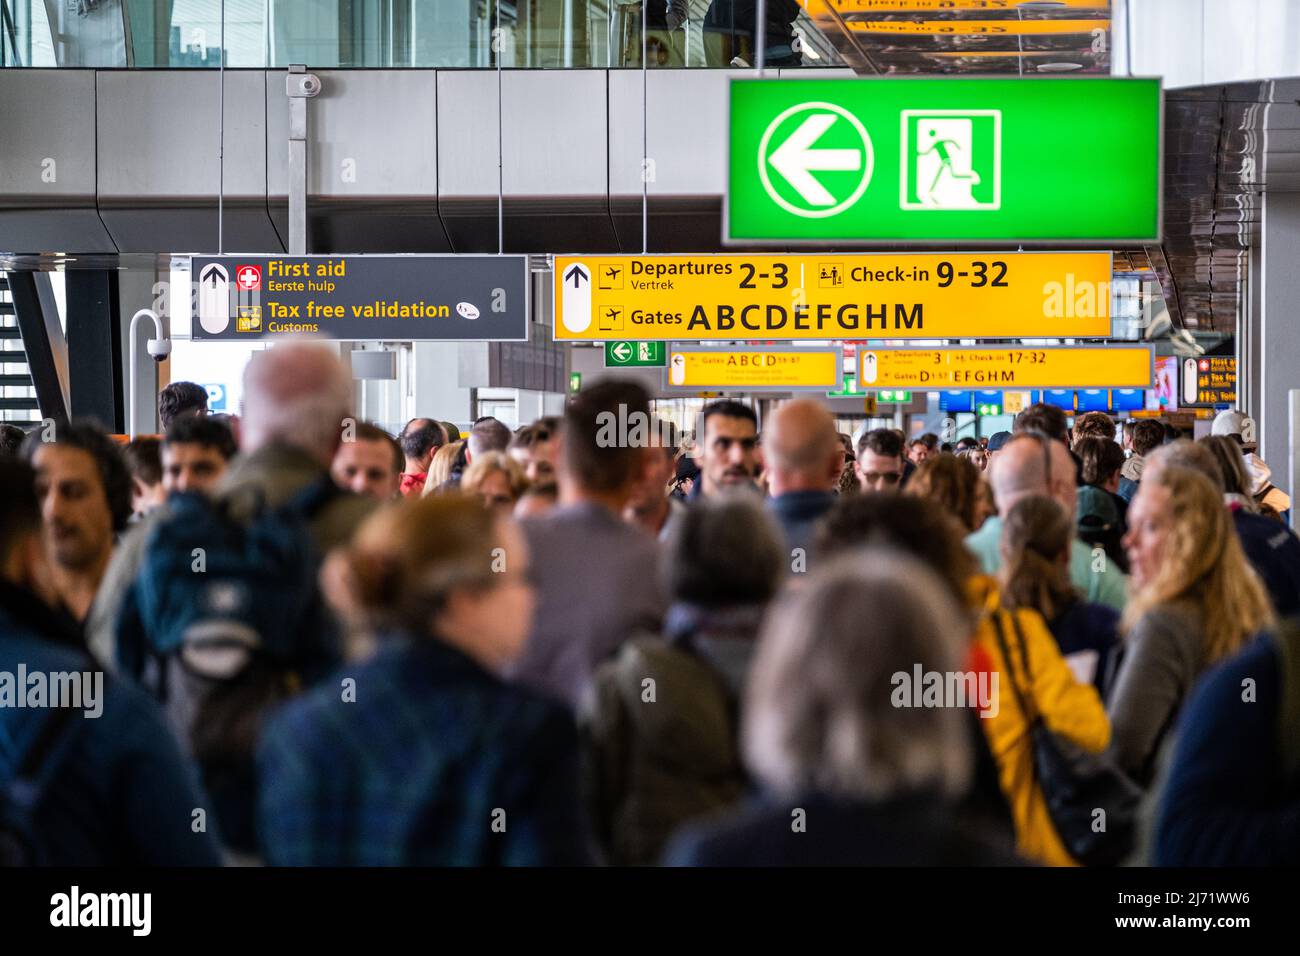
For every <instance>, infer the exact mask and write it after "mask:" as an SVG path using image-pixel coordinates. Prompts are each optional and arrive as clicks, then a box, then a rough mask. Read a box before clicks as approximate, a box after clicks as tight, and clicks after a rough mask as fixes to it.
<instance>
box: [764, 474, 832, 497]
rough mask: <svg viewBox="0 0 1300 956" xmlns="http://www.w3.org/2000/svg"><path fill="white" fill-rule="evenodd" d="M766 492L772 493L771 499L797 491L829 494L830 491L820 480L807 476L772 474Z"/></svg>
mask: <svg viewBox="0 0 1300 956" xmlns="http://www.w3.org/2000/svg"><path fill="white" fill-rule="evenodd" d="M768 490H769V491H770V492H771V493H772V497H773V498H779V497H780V496H781V495H791V494H794V493H795V492H799V491H823V492H829V491H830V490H831V489H830V486H829V485H828V484H827V483H826V482H825V481H824V480H822V479H818V478H812V477H809V476H807V475H781V474H778V473H777V472H772V477H771V480H770V481H769V483H768Z"/></svg>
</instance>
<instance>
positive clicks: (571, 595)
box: [504, 379, 664, 708]
mask: <svg viewBox="0 0 1300 956" xmlns="http://www.w3.org/2000/svg"><path fill="white" fill-rule="evenodd" d="M653 426H654V422H653V421H652V420H651V418H650V396H649V394H648V393H647V392H646V390H645V389H644V388H642V387H641V386H640V385H639V384H637V383H636V382H631V381H626V380H622V379H605V380H604V381H601V382H597V383H596V384H594V385H591V386H589V387H587V388H584V389H583V390H582V391H581V392H579V393H578V394H577V395H575V396H574V397H573V399H572V400H571V401H570V402H569V405H568V407H567V408H566V409H565V412H564V424H563V426H562V427H561V431H560V456H559V462H558V465H559V468H558V477H559V484H560V503H559V505H558V506H557V507H555V508H554V509H552V510H551V511H550V512H549V513H547V514H546V515H545V516H544V517H541V518H534V519H529V520H527V521H524V522H523V529H524V533H525V536H526V538H527V540H528V550H529V554H530V555H531V557H530V560H529V565H530V566H531V568H532V573H533V577H534V579H535V585H536V588H537V613H536V616H535V618H534V622H533V631H532V634H531V635H530V636H529V638H528V642H527V643H526V644H525V645H524V650H523V653H522V654H521V655H520V657H519V659H518V660H517V661H516V662H515V664H514V665H513V666H512V667H511V669H510V672H509V673H510V676H512V677H513V678H514V679H516V680H518V681H520V682H522V683H524V684H527V685H529V686H531V687H534V688H536V689H538V690H541V691H543V692H545V693H548V694H551V695H553V696H554V697H556V698H558V699H561V700H564V701H567V702H568V703H569V704H570V705H571V706H573V707H575V708H576V707H577V706H578V704H579V701H580V700H581V699H582V696H583V694H584V693H585V692H586V688H587V686H588V684H589V683H590V681H591V675H592V673H593V671H594V670H595V668H596V665H597V664H599V663H600V662H601V661H603V660H604V659H605V658H606V657H608V656H609V655H610V654H612V653H613V652H614V651H615V650H616V649H617V648H618V647H619V646H620V645H621V644H622V643H623V642H624V641H625V640H627V639H628V638H629V637H630V636H631V635H632V634H633V633H635V632H638V631H642V630H647V631H654V630H656V629H657V628H658V627H659V623H660V618H661V617H662V614H663V609H664V599H663V595H662V593H661V591H660V589H659V586H658V584H657V582H656V580H655V575H654V571H653V569H654V568H655V567H656V562H657V559H658V546H657V544H656V542H655V539H654V538H652V537H651V536H650V535H648V534H646V533H645V532H644V531H642V530H641V529H640V528H636V527H633V526H631V525H629V524H627V523H626V522H625V521H623V520H622V514H623V509H624V508H625V507H626V506H627V504H628V502H629V500H631V498H632V497H633V495H634V493H635V492H636V490H637V486H638V484H639V483H640V482H641V480H642V478H643V475H644V465H645V459H646V456H647V455H650V454H662V450H661V449H658V448H654V447H652V445H651V434H650V433H651V431H652V428H653ZM504 557H505V560H506V561H509V560H510V555H508V554H507V555H505V556H504Z"/></svg>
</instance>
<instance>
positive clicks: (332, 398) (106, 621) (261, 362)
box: [86, 340, 378, 669]
mask: <svg viewBox="0 0 1300 956" xmlns="http://www.w3.org/2000/svg"><path fill="white" fill-rule="evenodd" d="M352 401H353V399H352V372H351V370H350V369H349V368H348V366H347V365H346V364H344V362H343V361H342V360H341V359H340V358H339V355H338V352H337V351H336V350H335V349H333V348H332V347H330V346H329V345H326V344H323V343H320V342H316V341H311V340H293V341H286V342H282V343H280V344H278V345H275V346H273V347H271V348H269V349H266V350H264V351H262V352H257V353H254V355H253V357H252V358H251V359H250V360H249V362H248V365H247V366H246V367H245V369H244V400H243V409H242V411H243V415H242V418H241V420H240V431H239V438H240V454H239V455H237V456H236V457H235V458H234V459H233V460H232V461H231V463H230V466H229V467H228V468H227V469H226V473H225V474H224V475H223V476H222V478H221V482H220V484H218V485H217V488H216V490H215V491H214V497H216V498H217V499H218V500H219V501H223V502H225V503H227V504H228V506H229V512H230V514H231V516H232V517H233V518H234V519H235V520H236V521H241V522H247V521H250V520H251V519H252V511H253V509H254V508H256V507H257V506H258V505H259V503H262V502H264V503H265V505H266V506H267V507H270V508H277V507H280V506H281V505H284V504H286V503H288V502H289V501H290V500H291V499H293V498H294V497H296V496H298V495H300V494H301V493H302V492H304V491H305V490H306V489H307V488H308V487H309V486H311V485H314V484H317V483H320V484H322V485H325V486H328V484H329V483H330V482H331V479H330V476H329V466H330V463H331V462H332V461H333V459H334V452H335V451H336V450H337V449H338V447H339V445H340V443H341V442H343V441H347V440H348V439H349V429H348V427H347V426H348V423H349V422H353V424H354V425H355V422H354V421H353V418H352V416H353V414H354V412H353V405H352ZM377 504H378V502H376V501H375V500H374V499H372V498H364V497H361V496H360V495H354V494H351V493H350V492H345V491H338V492H337V493H335V494H334V495H333V497H331V498H330V499H329V500H327V501H326V502H325V503H324V504H323V505H322V506H321V507H320V508H318V509H316V510H315V511H314V512H313V513H312V514H311V515H310V517H309V519H308V528H309V530H310V531H311V534H312V537H313V539H314V541H315V544H316V547H317V550H318V552H319V553H320V554H324V553H325V552H327V551H329V550H330V549H331V548H333V547H336V546H337V545H341V544H344V543H346V542H347V541H348V540H349V539H350V538H351V537H352V533H353V532H354V531H355V530H356V528H357V526H358V525H359V524H360V523H361V522H362V521H363V520H364V519H365V518H366V517H367V516H368V515H369V514H370V512H371V511H372V510H373V509H374V508H375V507H376V505H377ZM169 517H170V509H169V508H168V507H167V505H166V504H163V505H161V506H160V507H158V508H155V509H154V510H153V511H152V512H150V514H149V517H148V518H147V519H146V520H145V521H142V522H140V523H139V524H137V525H135V527H134V528H133V529H132V530H131V531H130V533H128V534H127V535H126V536H125V537H124V538H123V540H122V543H121V544H120V545H119V546H118V549H117V551H116V552H114V555H113V559H112V561H111V563H110V564H109V567H108V572H107V574H106V575H105V577H104V581H103V583H102V584H101V585H100V588H99V593H98V594H97V595H96V596H95V601H94V603H93V604H92V605H91V609H90V617H89V618H88V619H87V622H86V639H87V644H88V645H89V647H90V650H91V652H92V653H93V654H94V655H95V656H96V657H97V658H98V659H99V661H100V662H101V663H102V664H104V665H105V666H106V667H109V668H112V669H116V664H117V660H118V648H117V639H116V627H117V620H118V616H119V612H120V610H121V607H122V603H123V600H124V599H125V596H126V593H127V591H128V589H129V588H130V586H131V584H132V583H133V582H134V580H135V578H136V576H137V575H138V574H139V572H140V569H141V567H142V566H143V564H144V545H145V541H146V539H148V537H149V535H150V532H151V531H152V530H153V528H154V527H155V526H156V525H158V524H161V523H163V522H165V521H166V520H167V519H168V518H169Z"/></svg>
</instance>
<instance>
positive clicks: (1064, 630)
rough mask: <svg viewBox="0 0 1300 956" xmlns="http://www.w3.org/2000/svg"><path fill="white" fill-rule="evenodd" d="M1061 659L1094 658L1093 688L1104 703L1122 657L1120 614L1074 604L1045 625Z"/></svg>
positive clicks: (1087, 604)
mask: <svg viewBox="0 0 1300 956" xmlns="http://www.w3.org/2000/svg"><path fill="white" fill-rule="evenodd" d="M1047 628H1048V630H1050V631H1051V632H1052V636H1053V637H1054V638H1056V643H1057V646H1058V647H1060V649H1061V656H1062V657H1070V656H1071V655H1073V654H1079V653H1082V652H1085V651H1092V652H1093V653H1095V654H1096V655H1097V667H1096V670H1095V671H1094V672H1093V677H1092V685H1093V686H1094V687H1096V688H1097V693H1099V694H1101V699H1102V700H1105V699H1106V695H1107V693H1108V692H1109V690H1110V685H1111V683H1112V682H1113V681H1114V679H1115V672H1116V670H1117V668H1118V666H1119V657H1120V653H1121V647H1120V641H1119V612H1118V611H1116V610H1115V609H1114V608H1113V607H1109V606H1108V605H1105V604H1093V603H1091V602H1089V601H1075V602H1074V603H1073V604H1071V605H1069V606H1068V607H1066V608H1064V609H1063V610H1062V611H1061V612H1060V613H1059V614H1057V615H1056V618H1055V620H1052V621H1049V622H1048V623H1047Z"/></svg>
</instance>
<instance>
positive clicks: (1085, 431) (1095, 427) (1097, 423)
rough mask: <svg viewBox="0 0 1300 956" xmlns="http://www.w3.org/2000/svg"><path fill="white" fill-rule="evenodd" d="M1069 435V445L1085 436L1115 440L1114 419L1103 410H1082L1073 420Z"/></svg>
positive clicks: (1076, 442)
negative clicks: (1072, 427)
mask: <svg viewBox="0 0 1300 956" xmlns="http://www.w3.org/2000/svg"><path fill="white" fill-rule="evenodd" d="M1070 437H1071V442H1070V444H1071V445H1077V444H1078V443H1079V442H1081V441H1083V439H1085V438H1104V439H1106V440H1107V441H1110V442H1113V441H1114V440H1115V420H1114V419H1113V418H1111V417H1110V416H1109V415H1107V414H1106V413H1105V412H1084V413H1083V414H1082V415H1080V416H1079V417H1078V418H1076V419H1075V420H1074V429H1073V430H1072V432H1071V435H1070ZM1121 454H1122V451H1121Z"/></svg>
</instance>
